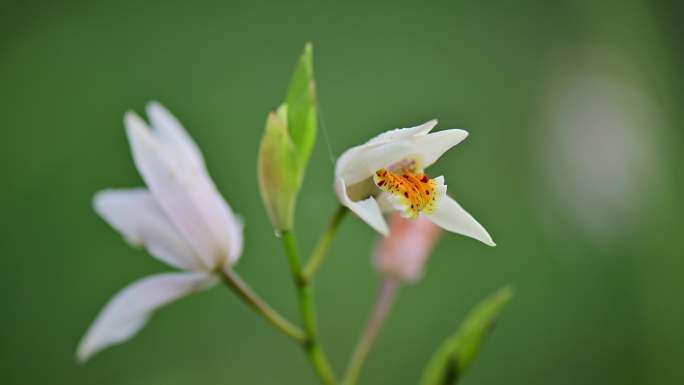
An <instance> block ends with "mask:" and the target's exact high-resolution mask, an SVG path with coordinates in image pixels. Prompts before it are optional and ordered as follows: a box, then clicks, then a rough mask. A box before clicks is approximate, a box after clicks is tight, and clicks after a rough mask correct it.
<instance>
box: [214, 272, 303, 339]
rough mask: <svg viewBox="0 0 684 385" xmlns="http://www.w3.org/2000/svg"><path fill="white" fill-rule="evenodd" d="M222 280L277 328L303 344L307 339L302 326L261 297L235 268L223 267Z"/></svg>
mask: <svg viewBox="0 0 684 385" xmlns="http://www.w3.org/2000/svg"><path fill="white" fill-rule="evenodd" d="M221 280H222V281H223V282H224V283H225V284H226V285H227V286H228V287H229V288H230V289H232V290H233V292H235V294H237V295H238V297H240V299H242V300H243V301H244V302H245V303H246V304H247V305H248V306H250V307H251V308H253V309H254V310H255V311H256V312H257V313H258V314H260V315H261V316H262V317H264V319H265V320H266V321H268V322H269V323H270V324H271V325H273V326H275V327H276V329H278V330H280V331H281V332H283V333H284V334H285V335H287V336H288V337H291V338H292V339H294V340H295V341H297V342H298V343H302V344H303V343H305V342H306V341H307V337H306V334H305V333H304V331H303V330H302V329H301V328H300V327H298V326H295V325H293V324H292V323H291V322H290V321H288V320H287V319H286V318H285V317H283V316H282V315H281V314H280V313H278V311H276V310H275V309H273V308H272V307H271V306H269V304H268V303H267V302H266V301H264V300H263V299H262V298H261V297H259V295H258V294H256V293H255V292H254V291H253V290H252V288H251V287H249V285H248V284H247V283H246V282H245V281H243V280H242V278H241V277H240V276H239V275H238V274H237V273H236V272H235V271H234V270H233V269H230V268H227V269H222V270H221Z"/></svg>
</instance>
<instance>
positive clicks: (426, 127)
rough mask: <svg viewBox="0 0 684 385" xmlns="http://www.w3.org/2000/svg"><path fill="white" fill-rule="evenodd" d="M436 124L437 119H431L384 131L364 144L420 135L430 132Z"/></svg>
mask: <svg viewBox="0 0 684 385" xmlns="http://www.w3.org/2000/svg"><path fill="white" fill-rule="evenodd" d="M436 125H437V119H432V120H430V121H428V122H425V123H423V124H421V125H418V126H415V127H408V128H395V129H394V130H389V131H385V132H383V133H382V134H380V135H378V136H376V137H374V138H372V139H371V140H369V141H368V142H366V145H374V144H381V143H387V142H390V141H395V140H400V139H408V138H411V137H414V136H422V135H425V134H427V133H428V132H430V131H431V130H432V129H433V128H435V126H436Z"/></svg>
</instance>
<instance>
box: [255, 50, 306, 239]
mask: <svg viewBox="0 0 684 385" xmlns="http://www.w3.org/2000/svg"><path fill="white" fill-rule="evenodd" d="M312 52H313V49H312V47H311V44H310V43H307V44H306V46H305V47H304V52H303V54H302V56H301V58H300V60H299V63H298V65H297V67H296V68H295V71H294V73H293V74H292V79H291V80H290V86H289V88H288V91H287V96H286V98H285V103H284V104H282V105H281V106H280V107H278V110H277V111H275V112H271V113H270V114H269V116H268V118H267V120H266V130H265V132H264V136H263V138H262V139H261V146H260V149H259V163H258V174H259V188H260V189H261V197H262V199H263V201H264V205H265V206H266V211H267V212H268V215H269V217H270V218H271V223H272V224H273V227H274V228H275V229H276V231H283V230H289V229H291V228H292V226H293V222H294V210H295V205H296V202H297V193H298V192H299V188H300V187H301V185H302V181H303V179H304V172H305V170H306V166H307V164H308V162H309V157H310V155H311V151H312V150H313V145H314V143H315V141H316V87H315V83H314V78H313V59H312V58H313V53H312Z"/></svg>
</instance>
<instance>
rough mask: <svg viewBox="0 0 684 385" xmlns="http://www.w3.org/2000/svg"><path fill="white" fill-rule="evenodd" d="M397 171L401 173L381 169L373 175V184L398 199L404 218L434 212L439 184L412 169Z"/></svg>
mask: <svg viewBox="0 0 684 385" xmlns="http://www.w3.org/2000/svg"><path fill="white" fill-rule="evenodd" d="M398 171H401V172H398V173H397V172H393V171H390V170H388V169H385V168H381V169H379V170H377V171H376V172H375V174H374V175H373V182H375V185H376V186H378V188H379V189H380V190H382V191H384V192H387V193H389V194H392V195H393V196H394V197H396V198H395V199H397V198H398V199H399V202H401V204H402V206H403V208H404V210H403V211H404V214H405V216H406V217H409V218H417V217H418V215H419V214H420V213H421V212H425V213H431V212H432V211H434V209H435V206H436V203H437V198H438V197H439V194H440V189H439V188H438V186H439V183H438V182H437V181H436V180H435V179H430V177H429V176H428V175H427V174H425V173H424V172H419V171H416V170H415V169H412V168H404V169H401V170H398Z"/></svg>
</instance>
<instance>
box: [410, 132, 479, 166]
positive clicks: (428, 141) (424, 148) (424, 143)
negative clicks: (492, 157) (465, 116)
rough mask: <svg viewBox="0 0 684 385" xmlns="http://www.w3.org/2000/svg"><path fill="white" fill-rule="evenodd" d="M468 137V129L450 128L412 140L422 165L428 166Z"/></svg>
mask: <svg viewBox="0 0 684 385" xmlns="http://www.w3.org/2000/svg"><path fill="white" fill-rule="evenodd" d="M467 137H468V132H467V131H464V130H459V129H450V130H443V131H439V132H433V133H432V134H428V135H424V136H418V137H414V138H412V139H411V141H412V142H413V144H414V146H415V148H416V150H415V152H416V154H417V155H418V159H419V160H420V161H421V166H422V167H423V168H427V167H429V166H430V165H432V164H433V163H435V162H436V161H437V159H439V158H440V157H441V156H442V155H443V154H444V153H445V152H447V151H448V150H449V149H450V148H452V147H454V146H455V145H457V144H459V143H461V142H462V141H463V140H464V139H465V138H467Z"/></svg>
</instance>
